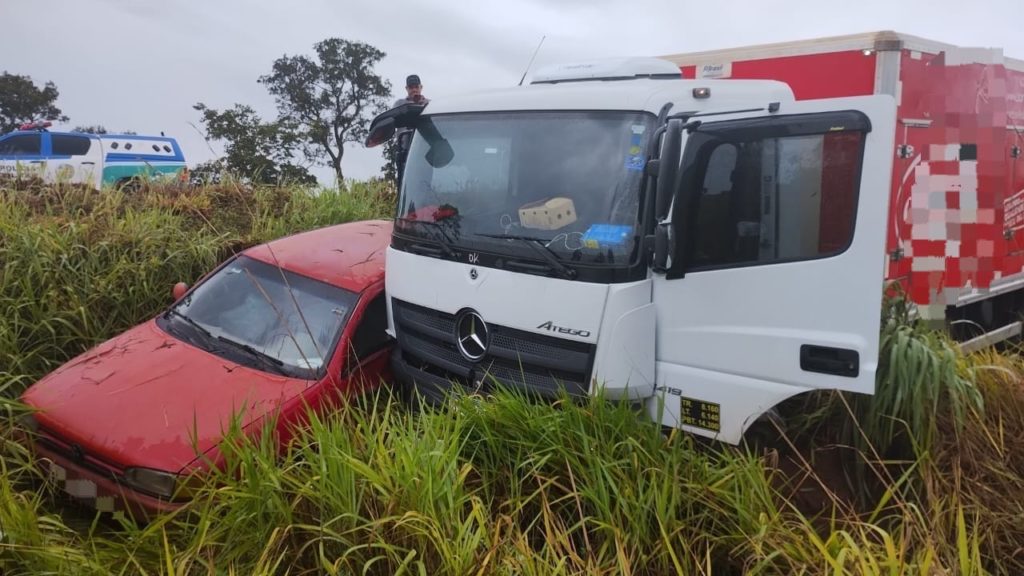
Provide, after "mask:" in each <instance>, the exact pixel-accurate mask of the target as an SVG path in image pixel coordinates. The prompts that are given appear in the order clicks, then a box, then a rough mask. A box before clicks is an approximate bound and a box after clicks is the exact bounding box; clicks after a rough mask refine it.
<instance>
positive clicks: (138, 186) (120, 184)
mask: <svg viewBox="0 0 1024 576" xmlns="http://www.w3.org/2000/svg"><path fill="white" fill-rule="evenodd" d="M115 187H116V188H117V190H118V191H119V192H124V193H125V194H138V193H139V192H140V191H142V181H141V180H139V179H138V178H122V179H120V180H118V181H117V184H116V186H115Z"/></svg>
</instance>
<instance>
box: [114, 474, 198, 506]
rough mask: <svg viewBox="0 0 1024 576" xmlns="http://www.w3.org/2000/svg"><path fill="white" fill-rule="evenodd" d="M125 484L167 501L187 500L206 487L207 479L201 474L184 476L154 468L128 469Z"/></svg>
mask: <svg viewBox="0 0 1024 576" xmlns="http://www.w3.org/2000/svg"><path fill="white" fill-rule="evenodd" d="M124 482H125V484H128V485H129V486H131V487H132V488H135V489H137V490H140V491H142V492H146V493H149V494H153V495H155V496H159V497H160V498H163V499H165V500H171V499H174V500H187V499H189V498H192V497H193V496H195V494H196V492H198V491H199V490H201V489H202V488H203V487H204V486H205V485H206V483H205V478H204V477H203V475H202V474H199V473H192V474H189V475H187V476H183V475H180V474H172V473H170V472H164V471H163V470H154V469H152V468H128V469H126V470H125V471H124Z"/></svg>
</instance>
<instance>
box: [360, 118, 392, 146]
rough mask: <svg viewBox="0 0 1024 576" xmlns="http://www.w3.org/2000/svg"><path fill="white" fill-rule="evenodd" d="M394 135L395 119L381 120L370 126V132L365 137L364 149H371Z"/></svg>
mask: <svg viewBox="0 0 1024 576" xmlns="http://www.w3.org/2000/svg"><path fill="white" fill-rule="evenodd" d="M394 135H395V119H394V118H383V119H381V120H380V121H379V122H378V121H375V122H374V123H373V124H371V125H370V132H369V134H367V135H366V147H367V148H373V147H374V146H380V145H381V144H383V143H385V142H387V141H388V140H390V139H391V137H392V136H394Z"/></svg>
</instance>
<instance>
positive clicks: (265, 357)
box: [217, 336, 290, 376]
mask: <svg viewBox="0 0 1024 576" xmlns="http://www.w3.org/2000/svg"><path fill="white" fill-rule="evenodd" d="M217 340H218V341H219V342H223V343H225V344H229V345H231V346H233V347H235V348H238V349H239V350H242V351H244V352H247V353H248V354H249V355H250V356H252V357H253V358H256V359H257V360H260V361H261V362H263V364H264V365H265V366H266V365H269V366H272V367H273V368H271V369H272V370H273V371H274V372H277V373H278V374H281V375H283V376H290V374H288V372H287V371H286V370H284V368H283V366H284V362H283V361H281V360H280V359H278V358H274V357H273V356H271V355H269V354H267V353H265V352H260V351H259V350H257V349H255V348H253V347H252V346H250V345H249V344H245V343H243V342H238V341H236V340H232V339H230V338H226V337H224V336H217Z"/></svg>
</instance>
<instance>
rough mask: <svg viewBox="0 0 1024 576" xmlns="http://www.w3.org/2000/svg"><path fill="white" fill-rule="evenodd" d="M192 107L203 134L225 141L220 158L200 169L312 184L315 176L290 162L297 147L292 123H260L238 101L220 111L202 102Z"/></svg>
mask: <svg viewBox="0 0 1024 576" xmlns="http://www.w3.org/2000/svg"><path fill="white" fill-rule="evenodd" d="M194 108H195V109H196V110H198V111H199V112H200V113H202V115H203V118H202V122H203V124H204V125H205V126H206V134H207V136H209V137H210V138H213V139H214V140H223V141H225V142H226V144H225V146H224V158H223V159H222V160H221V161H220V162H213V163H206V164H204V165H203V166H202V170H203V171H204V172H209V173H211V174H213V173H219V172H220V171H221V169H223V170H226V171H228V172H231V173H233V174H235V175H237V176H241V177H243V178H246V179H249V180H251V181H253V182H258V183H261V184H279V183H281V182H282V181H289V182H298V183H302V184H315V183H316V177H314V176H313V175H312V174H310V173H309V171H308V170H307V169H306V168H305V167H303V166H298V165H296V164H294V163H293V159H294V156H295V154H296V147H297V146H298V141H297V139H296V136H295V133H296V130H295V128H294V127H293V126H289V125H287V124H284V123H282V122H280V121H278V122H264V121H263V119H262V118H260V116H259V115H258V114H257V113H256V111H255V110H253V109H252V108H251V107H250V106H245V105H242V104H235V106H234V108H231V109H228V110H224V111H219V110H214V109H212V108H209V107H207V106H206V105H205V104H203V103H198V104H196V105H195V106H194Z"/></svg>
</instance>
